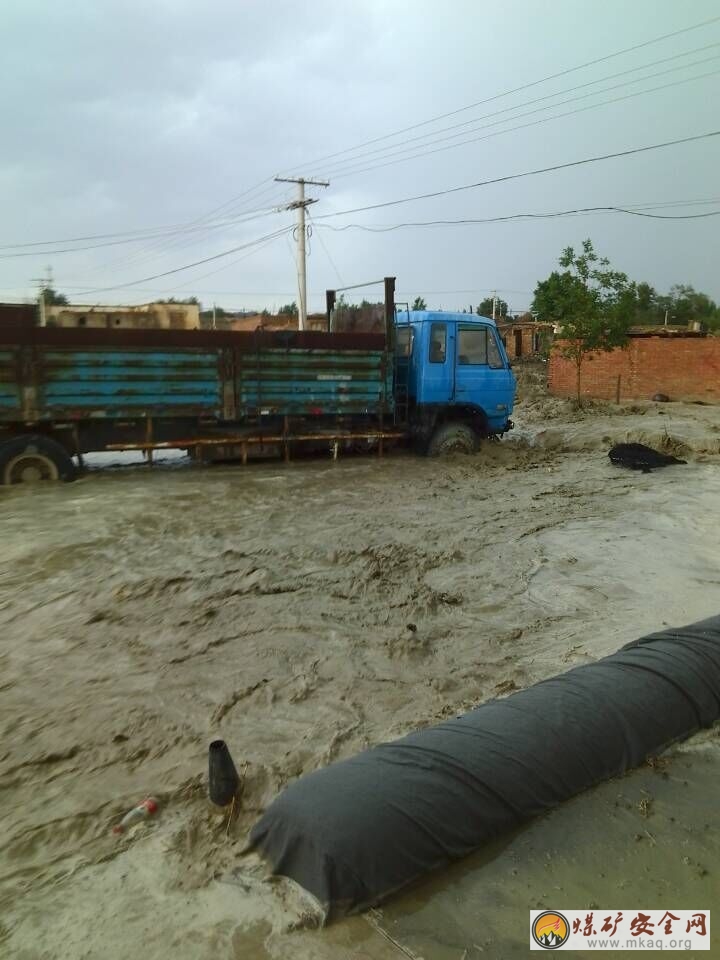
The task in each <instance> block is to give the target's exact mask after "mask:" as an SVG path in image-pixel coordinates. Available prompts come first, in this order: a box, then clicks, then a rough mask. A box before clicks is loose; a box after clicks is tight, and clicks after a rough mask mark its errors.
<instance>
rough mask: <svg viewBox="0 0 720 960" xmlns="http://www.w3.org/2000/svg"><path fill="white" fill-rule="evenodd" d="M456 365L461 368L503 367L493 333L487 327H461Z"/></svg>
mask: <svg viewBox="0 0 720 960" xmlns="http://www.w3.org/2000/svg"><path fill="white" fill-rule="evenodd" d="M458 363H459V364H460V365H462V366H466V365H477V364H482V365H483V366H484V365H487V366H490V367H494V368H496V369H497V368H498V367H502V366H503V361H502V356H501V354H500V348H499V347H498V345H497V340H496V339H495V331H494V330H488V328H487V327H473V328H471V327H464V328H463V327H461V328H460V330H459V331H458Z"/></svg>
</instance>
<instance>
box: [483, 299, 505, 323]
mask: <svg viewBox="0 0 720 960" xmlns="http://www.w3.org/2000/svg"><path fill="white" fill-rule="evenodd" d="M475 312H476V313H477V315H478V316H479V317H491V316H492V315H493V298H492V297H485V299H484V300H483V301H482V303H480V304H479V305H478V307H477V309H476V311H475ZM507 312H508V305H507V303H505V301H504V300H501V299H500V298H499V297H495V319H498V318H499V317H506V316H507Z"/></svg>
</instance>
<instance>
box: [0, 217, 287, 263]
mask: <svg viewBox="0 0 720 960" xmlns="http://www.w3.org/2000/svg"><path fill="white" fill-rule="evenodd" d="M272 213H277V209H276V208H275V207H268V208H265V209H263V210H255V211H252V213H251V214H248V215H247V216H245V217H237V218H234V219H232V220H227V221H221V222H219V223H215V224H212V225H210V226H205V227H181V228H179V229H176V230H168V231H167V232H165V233H157V234H155V235H154V236H153V237H152V239H161V238H163V237H173V236H177V235H178V234H185V233H187V232H193V231H207V230H211V229H212V230H214V229H225V228H227V227H234V226H237V225H238V224H241V223H249V222H250V221H252V220H259V219H262V218H263V217H267V216H269V215H270V214H272ZM111 236H112V235H111ZM148 239H151V238H150V237H148V236H147V235H145V236H135V237H128V238H125V239H122V240H105V241H101V242H100V243H92V244H90V245H88V246H85V247H65V248H60V249H50V250H33V251H30V252H24V251H23V252H20V253H0V260H14V259H17V258H18V257H50V256H52V257H54V256H56V255H60V254H64V253H82V252H83V251H86V250H99V249H101V248H103V247H115V246H120V245H124V244H128V243H142V242H144V241H146V240H148ZM47 242H48V243H49V242H50V241H47ZM65 242H66V243H70V242H72V241H65ZM37 245H39V244H35V243H33V244H17V246H37ZM9 248H10V247H9V246H8V247H6V248H0V249H9Z"/></svg>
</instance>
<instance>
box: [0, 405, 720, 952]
mask: <svg viewBox="0 0 720 960" xmlns="http://www.w3.org/2000/svg"><path fill="white" fill-rule="evenodd" d="M517 421H518V427H517V430H516V431H515V435H514V436H511V437H509V438H507V439H506V440H504V441H502V443H499V444H486V445H485V446H484V447H483V449H482V451H481V452H480V453H479V454H478V455H477V456H475V457H472V458H457V459H450V460H445V461H429V460H424V459H417V458H415V457H412V456H410V455H402V454H398V455H395V456H392V457H388V458H386V459H384V460H382V461H380V460H377V459H375V458H372V457H363V458H361V457H357V458H352V459H346V460H343V459H340V460H339V461H338V462H337V463H333V462H332V461H330V460H329V459H328V460H324V459H319V460H313V461H303V462H298V463H293V464H290V465H289V466H285V465H280V464H278V463H265V464H261V465H255V466H251V467H247V468H242V467H236V466H217V467H211V468H207V467H198V466H194V465H190V464H186V463H184V462H181V461H172V462H168V463H165V464H162V463H161V464H159V465H157V466H156V467H154V468H153V469H152V470H150V469H149V468H147V467H145V466H129V465H123V466H116V467H111V468H104V469H93V470H91V471H90V472H89V473H88V474H87V475H86V476H84V477H83V478H82V479H81V480H80V481H79V482H77V483H75V484H69V485H61V486H55V485H48V486H40V487H34V488H25V489H21V488H13V489H7V488H0V531H1V532H2V540H1V543H2V551H1V552H0V637H1V638H2V642H1V643H0V730H1V731H2V739H1V740H0V797H1V799H2V830H0V955H2V956H3V957H11V958H18V960H51V958H52V960H80V958H103V960H120V958H126V957H130V956H142V957H143V958H146V960H148V958H155V957H157V958H165V957H168V958H170V957H172V958H173V960H186V958H187V960H205V958H207V960H220V958H248V960H261V958H278V960H280V958H286V957H293V958H298V960H311V958H312V960H316V958H319V960H326V958H327V960H335V958H348V960H349V958H353V960H360V958H373V960H393V958H395V960H397V958H399V957H402V956H411V957H415V958H418V957H423V958H425V960H446V958H448V960H450V958H453V960H463V958H467V960H470V958H474V957H481V956H487V957H493V958H506V957H507V958H513V957H522V956H526V952H527V950H528V947H527V943H528V910H529V909H530V908H544V907H546V908H548V909H551V908H554V909H562V908H563V907H566V908H568V909H571V908H572V909H575V908H577V909H586V908H587V909H588V910H591V909H594V908H597V909H601V908H607V907H609V908H628V909H632V908H647V907H652V908H660V909H661V911H664V910H665V909H671V908H681V909H694V908H710V907H713V906H715V907H716V908H717V907H718V905H720V872H719V871H720V867H719V866H718V864H720V830H719V828H720V813H718V803H717V795H718V794H717V784H718V782H720V730H719V729H718V728H717V727H716V728H714V729H711V730H709V731H705V732H704V733H702V734H700V735H698V736H696V737H694V738H692V739H691V740H690V741H688V742H687V743H685V744H683V745H680V746H677V747H675V748H673V749H672V750H671V751H669V753H668V754H667V755H666V756H664V757H663V758H661V760H660V761H659V762H657V763H654V764H652V765H651V766H648V767H645V768H642V769H640V770H638V771H636V772H634V773H632V774H630V775H628V776H627V777H624V778H622V779H619V780H615V781H611V782H609V783H606V784H603V785H601V786H600V787H598V788H596V789H595V790H592V791H589V792H588V793H586V794H584V795H582V796H580V797H577V798H575V799H574V800H572V801H570V802H569V803H567V804H564V805H563V806H561V807H559V808H557V809H556V810H554V811H553V812H552V813H551V814H549V815H548V816H546V817H543V818H541V819H539V820H536V821H534V822H532V823H530V824H528V825H527V826H526V827H524V828H523V829H522V830H520V831H518V832H516V833H514V834H512V835H508V836H506V837H503V838H501V839H500V840H498V842H497V843H496V844H495V845H494V846H492V847H489V848H487V849H486V850H483V851H480V852H479V853H478V854H477V855H476V856H475V857H473V858H470V859H469V860H467V861H465V862H463V863H462V864H459V865H457V866H456V867H454V868H452V869H451V870H448V871H444V872H442V873H440V874H438V875H436V876H433V877H431V878H430V879H429V880H428V881H427V882H426V883H424V884H421V885H419V886H417V887H415V888H413V889H412V890H410V891H409V892H407V893H405V894H404V895H402V896H399V897H396V898H394V899H392V900H390V901H389V902H388V903H387V904H385V905H384V906H383V907H382V908H381V909H379V910H377V911H374V912H372V913H371V914H369V915H368V916H363V917H355V918H352V919H351V920H349V921H345V922H342V923H338V924H336V925H334V926H332V927H330V928H327V929H326V930H315V929H309V928H308V923H309V922H310V919H311V916H312V904H311V903H309V901H307V900H306V899H305V898H304V897H303V896H302V894H301V893H300V892H299V891H297V890H295V889H292V888H291V885H290V884H287V883H285V882H284V881H280V882H268V881H267V880H266V879H265V874H264V872H263V868H262V865H261V864H260V863H258V862H257V861H256V860H255V859H254V858H253V857H243V856H242V855H241V850H242V847H243V842H244V839H245V835H246V832H247V830H248V828H249V827H250V825H251V824H252V823H253V822H254V820H255V819H256V818H257V817H258V816H259V814H260V812H261V811H262V810H263V809H264V807H265V806H266V805H267V804H268V803H269V802H270V800H271V799H272V798H273V797H274V796H275V795H276V793H277V792H278V791H279V790H280V789H282V787H283V786H284V785H285V784H286V783H288V782H289V781H290V780H292V779H293V778H295V777H297V776H299V775H301V774H303V773H305V772H308V771H311V770H313V769H316V768H317V767H318V766H321V765H323V764H327V763H330V762H332V761H333V760H336V759H340V758H342V757H346V756H349V755H351V754H353V753H355V752H357V751H359V750H362V749H363V748H365V747H367V746H369V745H371V744H374V743H377V742H379V741H381V740H384V739H388V738H393V737H397V736H400V735H402V734H404V733H406V732H408V731H409V730H412V729H415V728H417V727H420V726H423V725H427V724H430V723H432V722H434V721H436V720H438V719H442V718H445V717H448V716H452V715H454V714H456V713H458V712H460V711H462V710H466V709H468V708H471V707H472V706H474V705H476V704H478V703H480V702H482V701H484V700H487V699H489V698H491V697H494V696H502V695H504V694H506V693H508V692H510V691H512V690H514V689H516V688H522V687H525V686H527V685H529V684H532V683H535V682H536V681H539V680H542V679H543V678H545V677H548V676H551V675H553V674H556V673H558V672H561V671H563V670H567V669H568V668H570V667H572V666H574V665H577V664H581V663H588V662H591V661H593V660H595V659H597V658H599V657H602V656H604V655H606V654H608V653H611V652H612V651H614V650H616V649H617V648H618V647H620V646H621V645H622V644H624V643H626V642H627V641H629V640H633V639H635V638H637V637H639V636H641V635H642V634H643V633H647V632H650V631H653V630H657V629H661V628H663V627H665V626H668V625H680V624H684V623H688V622H691V621H694V620H698V619H700V618H702V617H706V616H710V615H713V614H717V613H719V612H720V549H719V547H718V526H717V524H718V521H717V517H718V507H719V506H720V410H719V409H718V408H712V407H703V406H692V405H681V404H666V405H656V404H645V405H642V404H639V405H635V406H632V407H627V406H626V407H620V408H614V409H613V408H611V407H609V406H596V407H594V408H592V409H591V410H589V411H585V412H577V411H575V410H574V409H573V407H572V405H571V404H569V403H565V402H562V401H550V400H541V399H538V398H537V397H534V398H533V397H532V396H531V395H530V393H528V396H527V397H526V398H525V400H524V402H522V403H521V404H520V406H519V409H518V415H517ZM623 440H640V441H644V442H649V443H653V444H654V445H656V446H658V447H662V449H666V450H668V451H670V452H674V453H677V454H678V455H681V456H683V455H684V456H685V458H686V459H687V460H688V461H689V462H688V465H687V466H677V467H671V468H668V469H665V470H658V471H656V472H654V473H652V474H647V475H644V474H640V473H632V472H628V471H624V470H621V469H618V468H615V467H613V466H611V464H610V463H609V461H608V459H607V457H606V455H605V453H606V451H607V449H608V447H609V445H610V444H611V443H614V442H618V441H623ZM216 737H222V738H223V739H225V740H226V741H227V742H228V743H229V744H230V746H231V749H232V751H233V755H234V757H235V759H236V762H237V765H238V767H239V768H240V770H241V772H242V773H243V776H244V779H245V790H244V794H243V799H242V805H241V809H240V812H239V816H238V818H237V820H236V821H235V822H233V823H232V824H231V825H230V827H229V828H228V827H227V826H226V822H225V820H224V819H222V818H220V817H218V816H217V815H216V814H215V813H214V812H213V811H212V810H211V809H210V808H209V806H208V803H207V800H206V764H207V746H208V743H209V741H210V740H212V739H214V738H216ZM557 762H558V764H561V763H562V757H558V758H557ZM148 795H153V796H155V797H157V798H158V800H159V801H160V809H159V812H158V814H157V815H156V817H154V818H153V819H152V820H151V821H148V822H147V823H146V824H142V825H140V826H138V827H136V828H134V829H133V830H131V831H130V832H129V833H127V834H125V835H123V836H120V837H118V836H116V835H113V834H112V832H111V830H112V826H113V824H114V823H116V822H117V820H118V819H119V818H120V817H121V816H122V815H123V814H124V813H125V812H126V811H127V810H128V809H129V808H130V807H132V806H134V805H135V804H136V803H137V802H138V801H139V800H141V799H142V798H143V797H145V796H148ZM718 919H719V920H720V917H719V918H718ZM715 938H717V933H716V934H715ZM715 942H716V944H717V942H718V941H717V939H716V940H715ZM717 949H719V950H720V948H717ZM616 955H617V954H616ZM703 955H704V956H711V955H712V954H703Z"/></svg>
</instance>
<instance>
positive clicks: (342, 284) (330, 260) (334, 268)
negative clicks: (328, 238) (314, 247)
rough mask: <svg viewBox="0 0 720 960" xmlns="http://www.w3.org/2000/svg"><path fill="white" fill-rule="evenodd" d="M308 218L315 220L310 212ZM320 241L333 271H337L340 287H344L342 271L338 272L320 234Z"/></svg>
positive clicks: (320, 225)
mask: <svg viewBox="0 0 720 960" xmlns="http://www.w3.org/2000/svg"><path fill="white" fill-rule="evenodd" d="M308 218H309V219H310V220H312V219H313V217H312V216H311V215H310V213H309V212H308ZM318 226H319V227H323V226H326V224H322V223H320V224H318ZM327 226H329V224H328V225H327ZM318 240H319V241H320V246H321V247H322V248H323V250H324V251H325V256H326V257H327V258H328V262H329V264H330V266H331V267H332V268H333V270H334V271H335V276H336V277H337V278H338V280H339V281H340V286H344V285H345V281H344V280H343V278H342V277H341V276H340V271H339V270H338V268H337V266H336V264H335V261H334V260H333V258H332V257H331V255H330V251H329V250H328V248H327V246H326V244H325V241H324V240H323V238H322V234H321V233H318Z"/></svg>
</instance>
